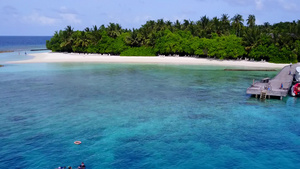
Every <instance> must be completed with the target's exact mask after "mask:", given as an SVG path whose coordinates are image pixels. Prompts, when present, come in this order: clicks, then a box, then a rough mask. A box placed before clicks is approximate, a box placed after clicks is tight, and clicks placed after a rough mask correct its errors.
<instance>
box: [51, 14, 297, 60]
mask: <svg viewBox="0 0 300 169" xmlns="http://www.w3.org/2000/svg"><path fill="white" fill-rule="evenodd" d="M244 21H245V22H246V25H244ZM46 46H47V48H48V49H50V50H52V51H54V52H78V53H101V54H113V55H122V56H155V55H179V56H191V57H213V58H217V59H237V58H249V59H253V60H266V61H269V62H274V63H290V62H293V63H295V62H298V60H300V57H299V55H300V20H298V21H297V22H296V21H293V22H280V23H275V24H273V25H271V24H270V23H268V22H266V23H264V24H262V25H256V19H255V16H254V15H249V16H248V18H247V19H246V20H244V19H243V16H242V15H240V14H236V15H235V16H233V17H232V18H230V17H229V16H228V15H227V14H223V15H222V16H221V17H220V18H218V17H214V18H212V19H210V18H209V17H207V16H203V17H200V18H199V20H198V21H190V20H183V22H182V23H181V22H180V21H178V20H176V21H175V22H171V21H168V20H167V21H164V20H163V19H159V20H157V21H154V20H149V21H147V22H146V23H145V24H144V25H142V26H141V27H140V28H138V29H124V28H122V27H121V25H119V24H117V23H109V25H107V26H105V25H101V26H100V27H97V26H93V27H92V28H88V27H87V28H85V29H84V30H82V31H80V30H76V31H74V29H73V28H72V27H71V26H67V27H66V28H65V29H64V30H60V31H56V32H55V33H54V35H53V37H52V38H51V40H49V41H47V42H46Z"/></svg>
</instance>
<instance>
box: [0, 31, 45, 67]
mask: <svg viewBox="0 0 300 169" xmlns="http://www.w3.org/2000/svg"><path fill="white" fill-rule="evenodd" d="M50 39H51V36H0V51H14V52H10V53H0V64H1V63H2V62H4V61H13V60H22V59H29V58H30V56H29V54H30V53H36V52H33V51H30V50H32V49H46V40H50ZM25 53H26V55H25Z"/></svg>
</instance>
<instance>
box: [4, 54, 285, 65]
mask: <svg viewBox="0 0 300 169" xmlns="http://www.w3.org/2000/svg"><path fill="white" fill-rule="evenodd" d="M30 55H31V56H33V58H31V59H28V60H19V61H10V62H7V63H8V64H25V63H138V64H175V65H211V66H230V67H242V68H253V69H255V68H270V69H281V68H283V67H284V66H287V65H288V64H275V63H269V62H257V61H246V60H217V59H208V58H194V57H173V56H153V57H144V56H141V57H137V56H109V55H101V54H78V53H55V52H46V53H34V54H30Z"/></svg>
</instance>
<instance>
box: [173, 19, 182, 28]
mask: <svg viewBox="0 0 300 169" xmlns="http://www.w3.org/2000/svg"><path fill="white" fill-rule="evenodd" d="M174 27H175V29H176V30H180V29H181V24H180V22H179V21H178V20H176V21H175V23H174Z"/></svg>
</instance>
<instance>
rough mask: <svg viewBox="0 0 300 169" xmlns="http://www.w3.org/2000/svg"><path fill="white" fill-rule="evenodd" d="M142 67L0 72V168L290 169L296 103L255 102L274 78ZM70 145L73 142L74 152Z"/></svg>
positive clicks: (299, 163)
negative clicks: (259, 87)
mask: <svg viewBox="0 0 300 169" xmlns="http://www.w3.org/2000/svg"><path fill="white" fill-rule="evenodd" d="M223 70H224V67H212V66H179V65H141V64H87V63H76V64H70V63H68V64H63V63H52V64H47V63H45V64H22V65H5V67H3V68H1V71H0V79H1V83H0V87H1V95H0V103H1V110H0V112H1V113H0V118H1V119H2V123H0V139H1V143H2V146H1V149H0V156H1V157H2V158H0V164H1V166H2V167H3V168H9V167H12V166H13V168H56V167H58V166H68V165H71V166H73V167H77V166H78V165H79V164H80V163H81V161H84V162H85V164H86V165H87V168H295V169H296V168H299V167H300V149H299V147H300V128H299V126H300V111H299V108H300V106H299V105H300V100H299V98H292V97H287V98H284V100H276V99H272V100H266V101H263V102H261V101H259V100H257V99H255V98H252V97H250V96H249V95H247V94H246V93H245V92H246V89H247V87H249V85H250V84H251V83H252V79H262V78H264V77H267V76H268V77H274V76H275V75H276V74H277V72H255V71H254V72H252V71H251V72H228V71H223ZM76 140H80V141H82V144H81V145H75V144H74V143H73V142H74V141H76Z"/></svg>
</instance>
